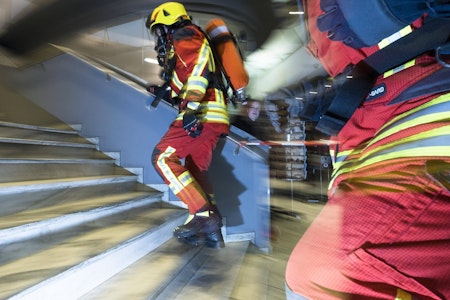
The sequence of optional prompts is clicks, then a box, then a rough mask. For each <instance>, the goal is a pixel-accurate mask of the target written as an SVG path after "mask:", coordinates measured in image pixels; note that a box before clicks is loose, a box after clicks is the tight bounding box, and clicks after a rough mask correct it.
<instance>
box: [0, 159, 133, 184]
mask: <svg viewBox="0 0 450 300" xmlns="http://www.w3.org/2000/svg"><path fill="white" fill-rule="evenodd" d="M105 175H132V173H131V172H129V171H127V170H125V169H123V168H119V167H117V166H116V165H114V160H106V159H36V160H32V159H26V160H23V159H22V160H14V159H11V160H10V159H0V182H1V183H7V182H16V181H32V180H49V179H60V178H74V177H84V176H105Z"/></svg>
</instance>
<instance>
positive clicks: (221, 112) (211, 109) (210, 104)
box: [176, 93, 230, 124]
mask: <svg viewBox="0 0 450 300" xmlns="http://www.w3.org/2000/svg"><path fill="white" fill-rule="evenodd" d="M220 94H221V93H220ZM219 99H223V97H219ZM222 101H223V100H222ZM201 105H202V106H203V107H204V108H205V114H204V116H203V118H202V120H201V121H202V122H211V123H222V124H229V123H230V121H229V116H228V110H227V107H226V105H225V104H224V103H220V102H218V101H217V102H214V101H204V102H202V103H201ZM183 115H184V111H182V112H180V113H179V114H178V116H177V118H176V119H177V120H182V119H183Z"/></svg>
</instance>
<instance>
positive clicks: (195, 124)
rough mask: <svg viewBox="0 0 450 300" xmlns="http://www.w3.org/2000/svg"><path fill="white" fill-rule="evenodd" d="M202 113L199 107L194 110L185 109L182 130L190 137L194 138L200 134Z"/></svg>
mask: <svg viewBox="0 0 450 300" xmlns="http://www.w3.org/2000/svg"><path fill="white" fill-rule="evenodd" d="M201 119H202V111H201V108H200V107H199V108H198V109H196V110H193V109H187V110H186V111H185V112H184V115H183V128H184V130H186V132H187V133H188V135H189V136H190V137H193V138H196V137H197V136H199V135H200V134H201V133H202V130H203V124H202V123H201Z"/></svg>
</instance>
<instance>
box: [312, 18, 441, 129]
mask: <svg viewBox="0 0 450 300" xmlns="http://www.w3.org/2000/svg"><path fill="white" fill-rule="evenodd" d="M449 38H450V19H446V18H436V19H431V20H430V21H428V22H426V23H425V24H424V25H423V26H422V27H420V28H418V29H416V30H414V31H412V32H411V33H410V34H408V35H406V36H404V37H402V38H401V39H399V40H397V41H395V42H394V43H392V44H390V45H388V46H386V47H384V48H382V49H380V50H379V51H377V52H375V53H373V54H372V55H370V56H369V57H367V58H366V59H364V60H362V61H360V62H359V63H357V64H356V65H355V66H354V68H353V69H352V72H351V74H350V76H349V78H350V79H348V80H346V81H345V82H344V83H343V85H342V86H341V87H340V88H339V89H338V91H337V92H336V96H335V97H334V99H333V100H332V101H331V104H330V106H329V107H328V110H327V111H326V112H325V113H324V114H323V115H322V116H321V118H320V120H319V122H318V124H317V127H316V128H317V129H318V130H319V131H321V132H323V133H326V134H329V135H337V134H338V133H339V131H340V130H341V129H342V127H344V125H345V124H346V123H347V121H348V120H349V119H350V118H351V116H352V115H353V113H354V112H355V110H356V109H357V108H358V107H359V106H360V105H361V103H362V102H363V101H364V100H365V99H366V97H367V95H368V93H369V92H370V90H371V89H372V87H373V85H374V83H375V81H376V79H377V77H378V76H379V75H380V74H383V73H384V72H386V71H388V70H390V69H392V68H394V67H397V66H399V65H401V64H403V63H405V62H407V61H409V60H411V59H413V58H415V57H417V56H419V55H421V54H423V53H425V52H427V51H430V50H434V49H436V48H437V47H439V46H441V45H443V44H445V43H446V42H447V41H448V40H449Z"/></svg>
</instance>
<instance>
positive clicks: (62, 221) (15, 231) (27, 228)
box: [0, 193, 162, 245]
mask: <svg viewBox="0 0 450 300" xmlns="http://www.w3.org/2000/svg"><path fill="white" fill-rule="evenodd" d="M161 194H162V193H161ZM161 194H155V195H146V196H140V197H137V198H135V199H131V200H128V201H124V202H119V203H114V204H111V205H107V206H101V207H96V208H93V209H89V210H86V211H79V212H74V213H68V214H64V215H62V216H59V217H54V218H50V219H45V220H41V221H36V222H32V223H27V224H23V225H19V226H14V227H10V228H6V229H0V245H6V244H11V243H15V242H20V241H24V240H26V239H31V238H35V237H37V236H39V235H42V233H43V232H44V231H45V233H46V234H47V233H52V232H56V231H57V230H64V229H66V228H70V227H73V226H76V225H80V224H83V223H86V222H89V221H92V220H95V219H97V218H103V217H106V216H110V215H113V214H116V213H119V212H121V211H126V210H129V209H133V208H137V207H141V206H145V205H148V204H151V203H155V202H157V201H158V200H157V198H158V197H161ZM8 237H9V238H8Z"/></svg>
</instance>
